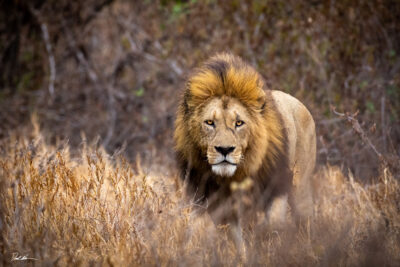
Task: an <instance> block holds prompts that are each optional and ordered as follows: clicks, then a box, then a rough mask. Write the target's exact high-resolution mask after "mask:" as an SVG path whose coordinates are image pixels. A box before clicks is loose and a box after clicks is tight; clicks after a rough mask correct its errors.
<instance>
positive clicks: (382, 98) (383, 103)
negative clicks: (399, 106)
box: [381, 96, 387, 152]
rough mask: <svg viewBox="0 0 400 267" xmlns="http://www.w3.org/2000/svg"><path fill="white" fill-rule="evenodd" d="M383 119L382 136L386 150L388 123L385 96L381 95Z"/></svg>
mask: <svg viewBox="0 0 400 267" xmlns="http://www.w3.org/2000/svg"><path fill="white" fill-rule="evenodd" d="M381 121H382V126H381V127H382V137H383V150H384V151H385V152H386V149H387V148H386V125H385V96H382V97H381Z"/></svg>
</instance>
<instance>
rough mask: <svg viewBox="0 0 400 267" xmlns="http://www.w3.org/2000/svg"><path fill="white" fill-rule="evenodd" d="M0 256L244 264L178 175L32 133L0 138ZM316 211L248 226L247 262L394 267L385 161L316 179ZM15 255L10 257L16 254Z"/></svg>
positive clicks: (398, 254) (398, 226)
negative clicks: (301, 220)
mask: <svg viewBox="0 0 400 267" xmlns="http://www.w3.org/2000/svg"><path fill="white" fill-rule="evenodd" d="M1 147H2V151H1V155H0V177H1V181H0V182H1V194H0V209H1V217H0V219H1V227H2V240H1V244H2V247H1V249H2V261H3V264H9V263H10V261H11V259H12V258H13V255H12V254H13V253H18V255H19V256H25V255H26V256H28V257H30V258H35V259H37V260H29V261H31V262H32V263H35V264H37V265H45V264H50V265H53V264H56V265H71V264H92V263H96V264H101V265H127V264H128V263H129V264H132V265H162V266H165V265H172V266H174V265H187V266H193V265H225V266H232V265H237V264H238V263H240V262H241V261H240V259H239V258H238V257H237V255H238V254H237V251H236V249H235V246H234V244H233V242H232V241H231V240H230V239H229V238H228V236H227V231H226V230H227V227H229V226H227V225H220V226H218V227H215V226H214V224H213V223H212V222H211V220H210V219H209V218H208V217H207V215H198V214H197V211H198V208H195V204H194V203H190V201H188V200H185V199H184V197H183V196H182V187H181V185H180V182H179V180H178V178H177V177H176V176H175V175H165V174H162V173H151V172H150V173H146V172H144V171H143V170H142V169H141V164H140V162H139V161H138V162H137V164H136V166H135V167H132V166H131V165H130V164H129V163H128V162H127V161H126V160H125V159H124V158H122V157H120V156H117V155H115V156H110V155H108V154H107V153H105V152H104V150H103V149H101V148H99V147H97V146H95V145H88V144H86V143H85V142H83V143H82V146H81V149H80V153H79V154H77V155H76V156H75V157H71V155H70V151H69V147H68V145H66V144H60V145H57V146H51V145H48V144H46V142H45V141H44V139H43V137H42V135H41V134H40V132H39V130H38V127H37V126H36V127H35V131H34V133H33V134H32V136H31V138H26V137H18V136H16V135H13V136H12V137H10V138H9V139H8V140H4V141H3V142H2V143H1ZM314 184H315V189H316V190H315V193H316V202H315V206H314V210H315V217H314V218H313V219H312V220H310V221H309V222H308V223H307V224H305V225H303V226H302V227H300V228H299V229H297V228H296V227H294V226H293V225H292V224H291V223H290V220H289V222H288V224H287V225H286V226H282V227H281V228H280V229H278V230H276V229H269V227H268V225H267V224H266V223H265V221H264V220H263V219H261V218H263V217H262V214H261V213H260V214H259V217H260V220H259V221H258V222H257V224H256V225H254V226H253V227H252V228H251V230H250V229H249V230H246V231H245V239H246V244H247V245H246V246H247V250H246V251H247V257H246V260H245V261H244V262H241V263H244V264H245V265H259V264H261V265H273V266H283V265H299V266H304V265H342V266H349V265H364V266H366V265H371V266H382V265H383V264H385V265H386V266H398V265H399V264H400V206H399V203H400V194H399V192H400V186H399V183H398V181H397V180H395V179H394V178H393V176H392V174H391V173H390V172H389V170H388V169H387V168H383V169H382V172H381V175H380V177H379V180H377V181H376V183H374V184H371V185H368V186H364V185H362V184H360V183H358V182H356V181H354V179H353V177H352V176H351V175H350V179H349V180H348V179H347V177H344V176H343V173H342V172H341V171H340V169H339V168H337V167H332V166H325V167H322V168H320V170H319V171H318V172H317V173H316V174H315V176H314ZM14 256H15V255H14Z"/></svg>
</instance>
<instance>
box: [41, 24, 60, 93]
mask: <svg viewBox="0 0 400 267" xmlns="http://www.w3.org/2000/svg"><path fill="white" fill-rule="evenodd" d="M40 28H41V29H42V34H43V40H44V43H45V44H46V50H47V54H48V55H49V65H50V79H49V92H50V95H52V96H53V95H54V82H55V80H56V61H55V59H54V55H53V51H52V47H51V42H50V38H49V31H48V30H47V25H46V24H45V23H42V24H41V25H40Z"/></svg>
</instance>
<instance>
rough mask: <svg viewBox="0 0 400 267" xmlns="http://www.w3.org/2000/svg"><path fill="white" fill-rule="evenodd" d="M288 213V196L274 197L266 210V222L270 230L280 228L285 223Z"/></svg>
mask: <svg viewBox="0 0 400 267" xmlns="http://www.w3.org/2000/svg"><path fill="white" fill-rule="evenodd" d="M287 212H288V194H283V195H280V196H277V197H275V198H274V199H273V200H272V203H271V205H270V207H269V209H268V210H267V221H268V224H269V225H270V226H271V227H272V228H276V227H281V226H282V225H283V224H284V223H286V218H287Z"/></svg>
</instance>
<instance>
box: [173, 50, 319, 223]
mask: <svg viewBox="0 0 400 267" xmlns="http://www.w3.org/2000/svg"><path fill="white" fill-rule="evenodd" d="M174 140H175V148H176V152H177V162H178V165H179V169H180V171H181V177H182V178H183V180H184V181H185V184H186V186H187V193H188V194H189V195H190V196H192V197H193V198H194V199H195V200H196V201H198V202H201V203H206V205H207V210H208V211H209V213H210V214H211V216H212V218H213V220H214V221H215V222H216V223H229V222H232V221H234V220H237V219H238V217H239V216H240V214H238V212H237V209H235V208H234V207H235V205H240V206H241V207H244V208H243V209H242V211H244V212H252V211H254V210H255V209H263V210H265V211H266V213H267V214H269V216H270V218H272V217H273V216H275V217H277V218H278V219H277V220H285V216H286V215H285V214H286V210H287V204H289V205H290V208H291V211H292V213H293V215H294V217H295V218H302V219H305V218H307V217H309V216H311V215H312V211H313V197H312V188H311V181H310V180H311V178H310V176H311V174H312V172H313V169H314V165H315V159H316V133H315V124H314V120H313V118H312V116H311V114H310V112H309V111H308V110H307V108H306V107H305V106H304V105H303V104H302V103H301V102H300V101H299V100H297V99H296V98H294V97H292V96H290V95H288V94H286V93H284V92H281V91H275V90H270V89H267V88H266V85H265V82H264V80H263V78H262V77H261V75H260V74H259V73H258V72H257V71H256V70H255V69H254V68H253V67H251V66H250V65H248V64H246V63H245V62H244V61H243V60H242V59H241V58H239V57H238V56H234V55H232V54H229V53H220V54H217V55H215V56H213V57H211V58H210V59H209V60H207V61H206V62H205V63H203V64H202V65H201V66H200V67H199V68H197V69H196V70H195V71H194V72H193V73H192V74H191V75H190V77H189V78H188V80H187V83H186V87H185V90H184V93H183V95H182V99H181V102H180V105H179V108H178V111H177V116H176V121H175V132H174ZM242 185H246V186H242ZM238 188H240V189H242V191H245V192H246V196H249V197H246V198H242V200H239V202H240V203H239V204H238V203H237V200H235V201H236V202H234V201H232V196H234V195H235V194H236V193H235V191H236V190H237V189H238ZM274 214H275V215H274ZM276 214H277V215H276Z"/></svg>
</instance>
